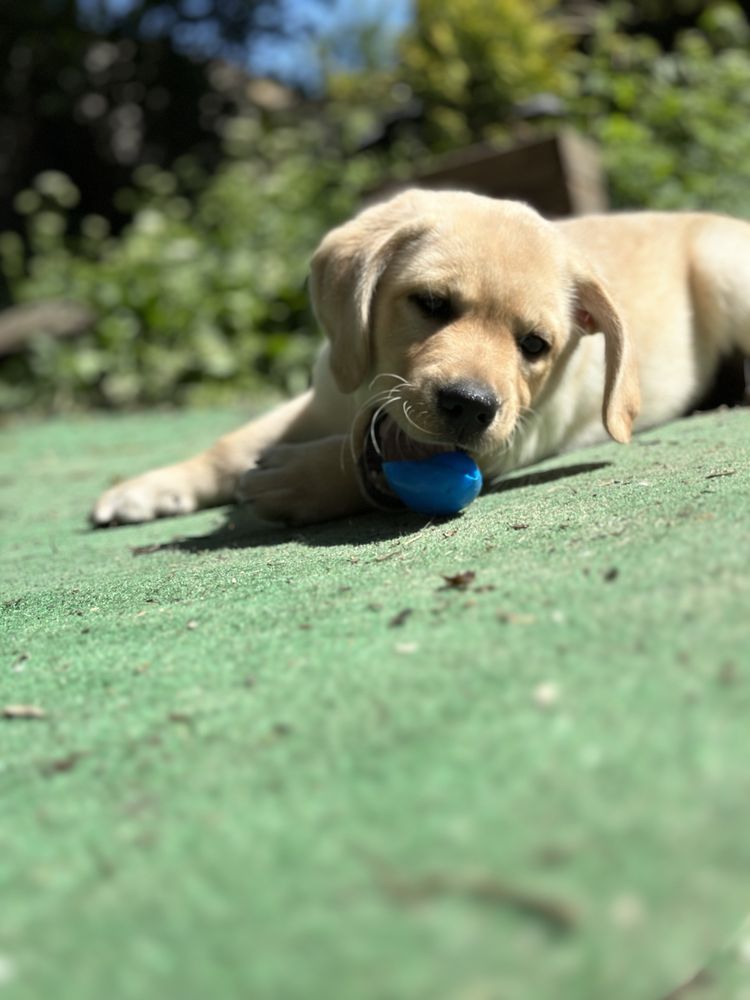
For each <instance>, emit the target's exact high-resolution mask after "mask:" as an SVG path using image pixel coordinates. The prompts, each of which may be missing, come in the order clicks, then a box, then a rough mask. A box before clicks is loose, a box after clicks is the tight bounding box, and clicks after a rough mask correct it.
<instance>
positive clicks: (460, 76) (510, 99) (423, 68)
mask: <svg viewBox="0 0 750 1000" xmlns="http://www.w3.org/2000/svg"><path fill="white" fill-rule="evenodd" d="M556 6H557V5H556V4H555V3H554V0H490V2H487V0H452V2H451V3H445V2H444V0H417V3H416V5H415V16H414V24H413V27H412V28H411V30H410V31H409V32H408V33H407V34H406V35H405V37H404V38H403V40H402V43H401V46H400V53H399V54H400V78H401V79H402V80H403V82H404V83H405V84H406V85H407V86H408V87H409V88H410V89H411V91H412V92H413V93H414V94H415V95H416V97H417V98H418V100H419V101H420V103H421V104H422V107H423V109H424V118H425V122H424V138H425V141H426V142H427V144H428V146H429V148H430V149H432V150H441V149H451V148H455V147H456V146H460V145H463V144H466V143H470V142H476V141H477V140H480V139H492V138H494V137H496V136H497V135H498V133H499V134H500V135H501V136H504V135H505V134H507V123H508V120H509V118H510V117H511V115H512V113H513V109H514V106H515V105H516V104H518V102H520V101H523V100H527V99H528V98H531V97H534V96H535V95H537V94H540V93H545V92H547V93H555V94H560V93H566V92H568V91H569V90H570V87H571V83H572V80H571V74H570V72H569V69H570V59H569V55H570V51H571V48H572V38H571V37H570V36H569V35H567V34H566V33H565V31H564V30H563V28H562V25H561V24H560V22H559V19H557V18H555V17H552V16H551V15H552V13H553V12H554V9H555V7H556Z"/></svg>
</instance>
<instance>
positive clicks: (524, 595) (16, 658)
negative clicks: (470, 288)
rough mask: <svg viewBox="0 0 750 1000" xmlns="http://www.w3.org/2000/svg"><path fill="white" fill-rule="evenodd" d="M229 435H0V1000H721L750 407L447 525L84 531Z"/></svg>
mask: <svg viewBox="0 0 750 1000" xmlns="http://www.w3.org/2000/svg"><path fill="white" fill-rule="evenodd" d="M237 420H238V416H237V414H236V413H229V412H226V411H224V412H211V413H187V414H185V413H183V414H178V415H174V414H164V413H156V414H152V415H143V416H140V415H139V416H129V417H112V418H99V419H93V418H92V419H70V420H64V421H57V422H52V423H35V424H25V425H24V424H20V425H18V426H15V427H6V428H5V429H4V430H3V431H2V434H1V436H0V468H1V470H2V479H1V482H0V508H1V509H0V516H1V517H2V525H3V527H2V549H3V550H2V570H1V572H2V600H3V602H4V603H3V604H2V608H1V615H2V647H1V650H2V652H1V656H0V716H1V714H2V710H3V709H8V707H9V706H31V707H33V708H35V709H38V710H39V713H40V714H41V713H43V715H42V717H39V718H25V719H24V718H7V717H5V718H3V717H0V1000H6V997H7V998H8V1000H10V998H13V1000H15V998H50V1000H52V998H54V1000H67V998H71V1000H73V998H75V1000H88V998H91V1000H102V998H118V1000H119V998H133V1000H143V998H151V997H153V998H171V997H175V998H181V1000H182V998H187V1000H189V998H196V1000H198V998H201V1000H202V998H207V997H215V998H228V997H241V998H253V1000H266V998H269V1000H271V998H273V1000H298V998H299V1000H318V998H320V1000H337V998H342V1000H402V998H403V1000H422V998H425V1000H427V998H429V1000H433V998H437V1000H547V998H549V1000H588V998H592V1000H594V998H595V1000H599V998H607V1000H609V998H615V1000H628V998H631V997H632V998H647V1000H659V998H662V997H666V996H667V995H669V993H670V991H671V990H674V989H675V988H676V987H678V986H679V984H680V983H684V982H685V981H686V980H689V979H691V977H695V978H694V979H693V981H692V982H691V983H689V984H688V985H686V986H685V987H684V989H683V991H682V992H679V993H674V994H673V996H675V997H676V996H680V997H682V996H687V995H688V994H689V995H690V997H691V998H692V996H693V995H695V996H696V997H697V998H698V1000H702V998H704V997H705V998H711V1000H725V998H736V1000H740V998H742V997H745V998H746V997H747V996H748V990H750V927H747V926H744V925H743V921H744V920H745V917H746V914H747V913H748V912H750V654H749V653H748V643H749V639H750V634H749V633H750V624H749V623H750V505H749V504H748V495H749V493H750V490H749V487H750V468H749V465H750V463H748V457H749V456H750V434H749V433H748V431H749V430H750V414H749V413H748V411H747V410H734V411H724V412H718V413H713V414H709V415H704V416H698V417H693V418H690V419H687V420H684V421H682V422H679V423H676V424H673V425H671V426H669V427H663V428H659V429H658V430H655V431H652V432H649V433H647V434H645V435H642V436H640V437H638V438H637V439H636V441H635V442H634V443H633V445H631V446H630V447H629V448H623V447H619V446H616V445H603V446H601V447H597V448H594V449H589V450H587V451H583V452H578V453H575V454H569V455H564V456H561V457H560V458H558V459H555V460H553V461H549V462H546V463H544V464H543V465H541V466H538V467H535V468H534V469H533V470H530V471H527V472H526V473H525V474H519V475H518V476H517V477H516V478H515V479H513V480H511V481H510V482H509V483H508V484H507V488H505V489H503V490H501V491H499V492H497V493H495V494H493V495H490V496H486V497H482V498H480V499H479V500H478V501H477V502H476V503H474V504H473V505H472V506H471V508H470V509H469V510H468V511H467V512H466V513H465V514H464V516H462V517H460V518H456V519H454V520H448V521H436V522H434V523H427V524H425V522H424V520H422V519H420V518H418V517H416V516H411V515H403V516H386V515H380V514H372V515H367V516H364V517H361V518H357V519H352V520H350V521H344V522H340V523H336V524H330V525H324V526H320V527H315V528H310V529H304V530H292V531H290V532H285V531H281V530H279V529H275V528H271V529H265V530H262V531H261V530H257V529H252V528H249V527H248V526H247V525H246V524H243V519H242V518H241V517H238V516H237V514H236V512H232V511H223V512H222V511H208V512H203V513H200V514H196V515H193V516H191V517H188V518H184V519H181V520H167V521H159V522H157V523H153V524H149V525H144V526H139V527H130V528H119V529H112V530H106V531H96V532H94V531H90V530H89V529H88V528H87V526H86V522H85V514H86V512H87V509H88V507H89V506H90V504H91V502H92V501H93V499H94V498H95V496H96V494H97V493H98V492H99V491H100V489H102V488H103V487H104V486H106V485H107V484H108V483H109V482H110V481H111V480H112V478H113V477H114V476H116V475H129V474H132V473H135V472H138V471H142V470H143V469H145V468H147V467H149V466H151V465H153V464H156V463H159V462H164V461H167V460H173V459H177V458H180V457H182V456H183V455H185V454H187V453H189V452H190V451H192V450H195V449H197V448H198V447H200V446H202V445H203V444H207V443H208V442H210V441H211V440H212V438H213V437H214V436H215V435H216V434H218V433H220V432H221V431H223V430H227V429H230V428H231V427H232V426H233V424H234V423H235V422H236V421H237ZM472 573H473V574H475V575H474V577H473V578H472V577H471V574H472ZM446 577H447V578H448V579H447V580H446V579H445V578H446ZM11 714H13V713H12V711H11ZM696 974H697V975H696Z"/></svg>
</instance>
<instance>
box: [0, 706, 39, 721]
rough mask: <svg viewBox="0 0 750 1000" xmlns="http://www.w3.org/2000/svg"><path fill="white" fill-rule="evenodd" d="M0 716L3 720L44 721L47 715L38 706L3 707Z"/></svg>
mask: <svg viewBox="0 0 750 1000" xmlns="http://www.w3.org/2000/svg"><path fill="white" fill-rule="evenodd" d="M0 715H2V717H3V718H4V719H46V718H47V713H46V712H45V711H44V709H43V708H40V707H39V705H4V706H3V709H2V712H0Z"/></svg>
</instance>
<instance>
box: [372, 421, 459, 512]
mask: <svg viewBox="0 0 750 1000" xmlns="http://www.w3.org/2000/svg"><path fill="white" fill-rule="evenodd" d="M456 450H457V449H456V446H455V445H452V444H445V443H443V442H434V443H428V442H425V441H417V440H416V438H413V437H411V436H410V435H409V434H407V433H406V431H405V430H404V429H403V428H402V427H399V425H398V424H397V423H396V421H395V420H393V419H392V418H391V417H389V416H388V414H386V413H381V414H380V415H375V416H373V418H371V419H370V422H369V425H368V430H367V433H366V434H365V439H364V442H363V444H362V451H361V453H360V456H359V478H360V483H361V485H362V489H363V491H364V493H365V496H366V497H367V499H368V500H369V501H370V503H372V504H374V505H375V506H376V507H381V508H382V509H384V510H403V508H404V504H403V503H402V501H401V500H399V498H398V497H397V496H396V494H395V493H394V492H393V490H392V489H391V488H390V486H389V485H388V480H387V479H386V478H385V473H384V471H383V462H415V461H419V460H420V459H422V458H431V457H432V456H433V455H439V454H442V453H443V452H447V451H456Z"/></svg>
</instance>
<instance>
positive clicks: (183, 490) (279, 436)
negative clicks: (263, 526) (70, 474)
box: [91, 390, 337, 525]
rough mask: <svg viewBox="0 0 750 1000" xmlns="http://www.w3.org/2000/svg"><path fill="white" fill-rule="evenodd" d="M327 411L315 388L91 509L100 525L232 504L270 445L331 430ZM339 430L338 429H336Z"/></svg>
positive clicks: (127, 484) (138, 479)
mask: <svg viewBox="0 0 750 1000" xmlns="http://www.w3.org/2000/svg"><path fill="white" fill-rule="evenodd" d="M330 422H331V416H330V407H329V408H328V412H326V408H325V407H321V406H320V401H319V399H317V398H316V396H315V395H314V393H313V391H312V390H310V391H309V392H306V393H305V394H304V395H302V396H299V397H298V398H296V399H292V400H290V401H289V402H287V403H282V404H281V405H280V406H278V407H276V408H275V409H273V410H271V411H270V412H269V413H267V414H265V415H263V416H262V417H259V418H258V419H257V420H252V421H251V422H250V423H249V424H246V425H245V426H244V427H242V428H240V430H237V431H234V432H233V433H231V434H227V435H226V436H225V437H222V438H219V440H218V441H217V442H216V443H215V444H213V445H212V446H211V447H210V448H208V449H207V450H206V451H204V452H201V454H199V455H195V456H194V457H193V458H190V459H188V460H187V461H185V462H179V463H178V464H176V465H168V466H164V467H163V468H160V469H154V470H153V471H151V472H147V473H145V474H144V475H142V476H136V477H135V478H134V479H128V480H126V481H125V482H123V483H120V484H118V485H117V486H113V487H112V488H111V489H109V490H107V491H106V492H105V493H104V494H103V495H102V496H101V497H100V498H99V500H98V501H97V503H96V505H95V506H94V509H93V511H92V512H91V521H92V523H93V524H94V525H109V524H128V523H131V524H132V523H135V522H138V521H150V520H152V519H153V518H155V517H163V516H167V515H172V514H187V513H190V512H191V511H194V510H198V509H199V508H201V507H214V506H217V505H218V504H223V503H231V502H232V501H233V500H234V499H235V494H236V489H237V483H238V481H239V478H240V476H241V475H242V473H244V472H246V471H247V469H248V468H250V467H251V466H253V465H254V464H255V463H256V462H257V460H258V456H259V455H260V454H261V452H263V451H264V450H265V449H266V448H268V447H269V446H271V445H275V444H277V443H279V442H281V441H288V442H297V441H306V440H310V439H314V438H316V437H321V436H323V435H325V434H330V433H331V431H332V429H334V428H331V427H330V426H329V425H330ZM335 429H337V428H335Z"/></svg>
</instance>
